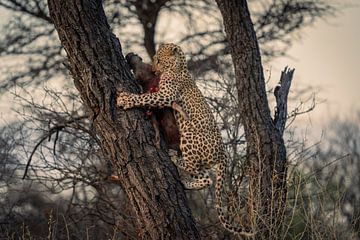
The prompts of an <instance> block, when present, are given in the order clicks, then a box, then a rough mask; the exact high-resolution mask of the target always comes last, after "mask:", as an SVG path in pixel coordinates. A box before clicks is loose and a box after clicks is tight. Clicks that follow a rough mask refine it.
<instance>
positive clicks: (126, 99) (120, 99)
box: [116, 92, 134, 109]
mask: <svg viewBox="0 0 360 240" xmlns="http://www.w3.org/2000/svg"><path fill="white" fill-rule="evenodd" d="M116 102H117V105H118V106H119V107H122V108H124V109H129V108H132V107H134V104H133V101H131V93H127V92H120V93H118V96H117V99H116Z"/></svg>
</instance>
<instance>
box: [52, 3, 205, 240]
mask: <svg viewBox="0 0 360 240" xmlns="http://www.w3.org/2000/svg"><path fill="white" fill-rule="evenodd" d="M101 2H102V1H100V0H98V1H95V0H94V1H90V0H88V1H87V0H62V1H57V0H48V5H49V11H50V15H51V19H52V20H53V22H54V24H55V28H56V30H57V31H58V34H59V38H60V40H61V43H62V44H63V46H64V48H65V50H66V53H67V56H68V60H69V66H70V72H71V74H72V76H73V78H74V83H75V86H76V88H77V89H78V91H79V94H80V95H81V98H82V100H83V103H84V107H85V108H86V109H87V110H88V111H89V112H90V113H92V116H93V117H92V121H93V126H94V131H95V132H96V134H97V136H98V138H99V141H100V142H101V144H100V145H101V146H100V147H101V148H102V150H103V152H104V157H106V158H107V160H108V161H111V163H112V165H113V167H114V170H115V172H116V173H117V174H118V177H119V184H120V185H121V187H122V189H123V190H124V192H125V194H126V195H127V197H128V200H129V204H130V205H131V206H132V207H133V210H134V213H135V214H136V216H135V217H136V220H137V223H138V228H139V238H143V239H170V238H171V239H198V238H199V234H198V231H197V229H196V226H195V222H194V219H193V218H192V216H191V212H190V210H189V207H188V205H187V202H186V196H185V193H184V189H183V187H182V186H181V184H180V181H179V176H178V174H177V171H176V169H175V167H174V166H173V165H172V164H171V162H170V160H169V159H168V155H167V154H166V152H165V151H164V149H156V147H155V143H154V140H153V139H154V133H153V131H152V129H151V127H150V124H149V123H148V122H146V121H145V120H144V115H143V114H144V113H143V112H141V111H139V110H130V111H126V112H124V111H122V110H120V109H115V95H116V90H117V89H118V90H119V89H122V90H126V91H132V92H136V91H137V88H136V86H135V85H134V84H133V82H134V81H132V76H131V73H130V71H129V69H128V66H127V65H126V62H125V60H124V57H123V56H122V53H121V45H120V42H119V40H118V39H117V38H116V37H115V36H114V34H113V33H112V32H111V31H110V28H109V25H108V23H107V20H106V17H105V14H104V11H103V8H102V5H101Z"/></svg>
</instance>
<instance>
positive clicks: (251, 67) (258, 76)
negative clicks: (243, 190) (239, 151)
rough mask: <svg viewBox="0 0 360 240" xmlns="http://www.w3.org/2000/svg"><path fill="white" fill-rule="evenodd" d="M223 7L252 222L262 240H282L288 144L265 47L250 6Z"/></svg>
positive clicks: (234, 2)
mask: <svg viewBox="0 0 360 240" xmlns="http://www.w3.org/2000/svg"><path fill="white" fill-rule="evenodd" d="M217 4H218V6H219V9H220V11H221V14H222V16H223V20H224V26H225V32H226V35H227V40H228V43H229V45H230V48H231V56H232V60H233V64H234V68H235V75H236V84H237V89H238V99H239V109H240V113H241V114H240V116H241V121H242V124H243V125H244V130H245V137H246V141H247V160H248V164H249V165H248V170H249V173H248V175H249V178H250V179H249V201H248V203H249V206H250V208H251V209H252V211H250V213H249V218H250V222H251V223H253V224H254V226H255V228H256V231H257V238H258V239H276V238H277V237H278V234H279V230H280V229H281V223H282V219H283V213H284V209H285V201H286V193H287V190H286V171H287V166H286V149H285V145H284V141H283V138H282V134H281V133H280V132H279V130H278V129H277V128H276V126H275V124H274V121H273V120H272V118H271V115H270V109H269V106H268V101H267V97H266V92H265V80H264V75H263V69H262V64H261V57H260V51H259V46H258V42H257V38H256V34H255V31H254V27H253V24H252V21H251V18H250V13H249V10H248V6H247V2H246V0H227V1H221V0H217ZM255 213H256V214H255Z"/></svg>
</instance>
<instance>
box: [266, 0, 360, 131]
mask: <svg viewBox="0 0 360 240" xmlns="http://www.w3.org/2000/svg"><path fill="white" fill-rule="evenodd" d="M353 2H354V3H355V1H353ZM337 15H338V16H337V17H336V18H330V19H327V20H326V21H320V22H317V23H316V24H315V25H314V26H313V27H311V28H308V29H306V30H305V31H302V33H301V36H302V40H300V41H299V42H296V43H295V44H294V46H293V47H292V48H291V49H290V51H289V52H288V54H289V55H290V56H292V57H293V58H295V59H291V58H281V59H278V60H276V61H274V62H273V63H272V64H271V65H272V69H273V71H272V72H273V76H274V79H278V76H279V74H278V72H275V71H274V70H275V69H274V68H276V70H277V71H279V70H280V69H281V68H282V66H285V65H289V66H291V67H294V68H295V69H296V70H295V78H294V82H293V84H294V85H297V86H299V87H301V85H304V86H306V85H307V86H308V85H311V86H315V87H319V88H320V92H319V93H318V94H317V95H318V96H319V97H320V98H322V99H325V100H326V103H324V104H320V105H318V107H317V108H316V109H315V110H314V112H312V113H311V116H312V117H311V119H312V120H313V121H314V122H315V123H316V124H320V123H324V122H326V119H327V117H329V116H334V115H338V114H339V115H348V114H351V113H350V111H355V110H360V92H359V91H360V27H359V23H360V7H359V5H358V6H355V7H352V8H346V9H344V10H342V11H341V12H339V13H338V14H337ZM276 74H277V75H276ZM275 75H276V76H275Z"/></svg>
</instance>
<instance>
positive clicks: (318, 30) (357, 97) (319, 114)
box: [0, 0, 360, 125]
mask: <svg viewBox="0 0 360 240" xmlns="http://www.w3.org/2000/svg"><path fill="white" fill-rule="evenodd" d="M350 3H358V1H355V0H353V1H350ZM6 19H8V15H7V14H4V11H3V10H0V24H4V21H5V20H6ZM359 23H360V7H359V4H358V6H354V7H351V8H346V9H344V10H342V11H341V12H338V13H337V17H335V18H332V17H330V18H328V19H326V20H325V21H318V22H316V24H315V25H314V26H312V27H309V28H306V29H305V30H303V31H302V32H301V36H302V37H301V40H300V41H296V42H295V43H294V45H293V47H292V48H291V49H290V51H289V52H288V54H289V55H290V56H291V57H292V58H280V59H277V60H275V61H273V62H272V63H271V64H270V66H265V68H268V69H269V68H270V67H271V70H272V81H271V82H276V81H277V80H278V79H279V73H280V70H281V69H282V68H283V67H284V66H286V65H289V66H290V67H294V68H295V69H296V71H295V78H294V82H293V85H294V88H302V87H306V86H314V87H317V88H319V89H320V92H319V93H318V96H319V97H320V98H321V99H326V103H324V104H320V105H319V106H318V107H317V109H316V110H315V111H314V112H312V113H311V114H309V115H308V116H306V117H308V118H309V119H310V116H311V121H312V124H313V125H314V124H315V125H318V124H321V123H324V122H326V119H327V118H328V117H329V116H334V115H337V114H341V115H347V114H349V112H350V111H354V110H356V109H360V94H359V91H360V27H359ZM5 26H6V23H5ZM2 99H4V98H2ZM0 105H1V106H0V107H1V108H0V111H1V112H3V113H4V111H7V109H5V108H4V107H3V106H4V103H2V104H0ZM306 117H305V118H306Z"/></svg>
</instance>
